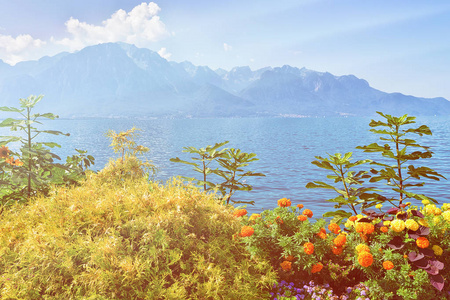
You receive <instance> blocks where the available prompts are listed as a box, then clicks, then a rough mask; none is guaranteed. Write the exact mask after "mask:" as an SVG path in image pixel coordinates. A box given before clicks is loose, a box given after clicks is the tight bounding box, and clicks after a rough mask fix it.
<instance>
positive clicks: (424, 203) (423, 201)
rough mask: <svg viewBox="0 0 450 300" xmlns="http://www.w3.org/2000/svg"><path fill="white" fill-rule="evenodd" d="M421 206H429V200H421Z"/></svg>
mask: <svg viewBox="0 0 450 300" xmlns="http://www.w3.org/2000/svg"><path fill="white" fill-rule="evenodd" d="M422 204H423V205H427V204H430V201H429V200H422Z"/></svg>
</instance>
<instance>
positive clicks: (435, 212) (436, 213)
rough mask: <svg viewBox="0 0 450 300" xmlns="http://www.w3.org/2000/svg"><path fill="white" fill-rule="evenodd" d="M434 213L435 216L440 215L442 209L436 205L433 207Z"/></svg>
mask: <svg viewBox="0 0 450 300" xmlns="http://www.w3.org/2000/svg"><path fill="white" fill-rule="evenodd" d="M434 214H435V215H436V216H440V215H441V214H442V210H441V209H440V208H439V207H436V208H435V209H434Z"/></svg>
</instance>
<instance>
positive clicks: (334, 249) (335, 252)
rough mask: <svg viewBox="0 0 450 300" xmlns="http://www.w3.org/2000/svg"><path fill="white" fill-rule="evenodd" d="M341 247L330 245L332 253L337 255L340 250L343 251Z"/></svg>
mask: <svg viewBox="0 0 450 300" xmlns="http://www.w3.org/2000/svg"><path fill="white" fill-rule="evenodd" d="M343 249H344V248H343V247H340V246H332V247H331V251H332V252H333V254H336V255H339V254H341V253H342V251H343Z"/></svg>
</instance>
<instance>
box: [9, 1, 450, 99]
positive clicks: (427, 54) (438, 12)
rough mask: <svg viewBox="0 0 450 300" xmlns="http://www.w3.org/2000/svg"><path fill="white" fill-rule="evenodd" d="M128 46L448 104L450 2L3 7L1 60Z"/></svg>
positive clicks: (169, 56)
mask: <svg viewBox="0 0 450 300" xmlns="http://www.w3.org/2000/svg"><path fill="white" fill-rule="evenodd" d="M118 41H121V42H127V43H130V44H135V45H136V46H138V47H141V48H148V49H150V50H153V51H155V52H158V53H159V54H160V55H161V56H162V57H164V58H166V59H168V60H171V61H176V62H181V61H185V60H187V61H190V62H192V63H193V64H195V65H202V66H203V65H206V66H209V67H210V68H212V69H217V68H223V69H226V70H230V69H231V68H233V67H236V66H250V68H252V69H253V70H256V69H259V68H262V67H267V66H272V67H279V66H283V65H290V66H293V67H298V68H302V67H305V68H307V69H311V70H315V71H320V72H330V73H332V74H334V75H337V76H340V75H348V74H353V75H355V76H357V77H359V78H363V79H365V80H367V81H368V82H369V84H370V85H371V86H372V87H374V88H376V89H379V90H382V91H385V92H400V93H403V94H407V95H414V96H417V97H428V98H431V97H444V98H446V99H448V100H450V1H448V0H434V1H423V0H420V1H418V0H396V1H392V0H376V1H375V0H367V1H361V0H278V1H273V0H272V1H268V0H245V1H242V0H222V1H212V0H155V2H142V0H140V1H135V0H77V1H68V0H40V1H36V0H0V59H1V60H3V61H4V62H6V63H9V64H12V65H13V64H15V63H17V62H20V61H24V60H36V59H39V58H41V57H43V56H46V55H48V56H52V55H55V54H57V53H59V52H62V51H68V52H74V51H77V50H80V49H82V48H84V47H86V46H89V45H96V44H99V43H105V42H118Z"/></svg>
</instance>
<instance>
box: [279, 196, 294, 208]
mask: <svg viewBox="0 0 450 300" xmlns="http://www.w3.org/2000/svg"><path fill="white" fill-rule="evenodd" d="M278 206H281V207H288V206H291V199H287V198H281V199H280V200H278Z"/></svg>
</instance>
